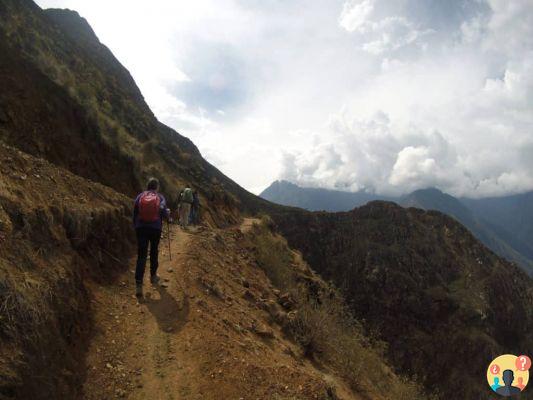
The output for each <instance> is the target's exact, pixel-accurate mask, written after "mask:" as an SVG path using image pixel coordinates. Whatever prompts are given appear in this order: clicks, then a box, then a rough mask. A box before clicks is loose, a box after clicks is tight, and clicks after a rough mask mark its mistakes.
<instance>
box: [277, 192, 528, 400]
mask: <svg viewBox="0 0 533 400" xmlns="http://www.w3.org/2000/svg"><path fill="white" fill-rule="evenodd" d="M274 219H275V221H276V223H277V224H278V227H279V229H280V231H281V232H282V233H283V234H284V235H285V236H286V237H287V239H288V242H289V244H290V245H291V246H293V247H295V248H297V249H299V250H301V251H302V253H303V255H304V258H305V259H306V261H308V262H309V264H310V266H311V267H312V268H314V269H315V270H316V271H318V272H319V273H320V274H321V275H322V276H323V277H324V278H325V279H331V280H333V282H334V283H335V284H336V285H338V286H339V287H341V288H344V290H345V291H346V295H347V299H348V301H349V302H350V304H351V307H352V309H353V311H354V312H355V314H356V316H357V317H358V318H361V319H364V320H365V321H366V323H367V324H368V329H370V330H371V331H372V332H375V333H376V334H377V335H378V337H380V338H381V339H382V340H384V341H385V342H386V343H387V344H388V346H389V347H388V356H389V357H390V360H391V362H392V364H393V365H394V366H395V367H396V368H397V370H399V371H404V372H407V373H409V374H413V375H417V376H418V377H420V378H421V379H422V380H423V381H424V383H425V384H426V387H428V388H439V390H440V391H441V392H442V393H443V395H444V398H463V399H475V398H476V399H477V398H485V397H486V393H487V392H486V390H487V389H486V383H485V382H484V381H483V380H480V379H479V376H483V374H484V371H485V368H486V363H487V362H489V360H491V359H492V358H494V356H497V355H499V354H503V353H516V352H522V353H523V352H526V351H529V352H531V351H532V350H533V335H532V332H533V331H532V328H533V281H532V280H531V278H529V277H528V276H527V275H525V274H524V273H523V272H522V271H521V270H520V269H518V268H517V267H516V266H514V265H512V264H510V263H508V262H506V261H505V260H503V259H501V258H499V257H497V256H496V255H495V254H493V253H492V252H490V251H489V250H487V249H486V248H485V247H484V246H483V245H482V244H480V243H479V242H478V241H477V240H476V239H475V238H474V237H473V236H472V235H471V234H470V233H469V232H468V231H467V230H466V229H465V228H464V227H463V226H461V225H460V224H459V223H457V222H456V221H455V220H454V219H452V218H449V217H447V216H445V215H444V214H441V213H439V212H435V211H422V210H418V209H414V208H409V209H405V208H401V207H399V206H397V205H395V204H393V203H383V202H372V203H370V204H368V205H366V206H364V207H361V208H358V209H355V210H353V211H351V212H344V213H333V214H328V213H311V212H300V213H295V212H292V213H284V214H279V215H274ZM464 360H469V362H468V363H464V362H463V361H464Z"/></svg>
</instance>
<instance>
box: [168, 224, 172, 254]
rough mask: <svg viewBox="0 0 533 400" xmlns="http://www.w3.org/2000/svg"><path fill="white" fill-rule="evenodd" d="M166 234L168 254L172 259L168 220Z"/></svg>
mask: <svg viewBox="0 0 533 400" xmlns="http://www.w3.org/2000/svg"><path fill="white" fill-rule="evenodd" d="M167 236H168V256H169V257H170V261H172V253H171V252H170V221H168V222H167Z"/></svg>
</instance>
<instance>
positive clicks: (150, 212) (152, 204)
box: [139, 191, 161, 222]
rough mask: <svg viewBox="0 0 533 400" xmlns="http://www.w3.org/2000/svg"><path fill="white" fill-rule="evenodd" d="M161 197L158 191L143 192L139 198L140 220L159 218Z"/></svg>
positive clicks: (153, 220) (151, 220)
mask: <svg viewBox="0 0 533 400" xmlns="http://www.w3.org/2000/svg"><path fill="white" fill-rule="evenodd" d="M160 204H161V198H160V197H159V195H158V194H157V193H156V192H152V191H148V192H143V193H142V194H141V197H140V199H139V220H141V221H142V222H155V221H157V220H158V219H159V206H160Z"/></svg>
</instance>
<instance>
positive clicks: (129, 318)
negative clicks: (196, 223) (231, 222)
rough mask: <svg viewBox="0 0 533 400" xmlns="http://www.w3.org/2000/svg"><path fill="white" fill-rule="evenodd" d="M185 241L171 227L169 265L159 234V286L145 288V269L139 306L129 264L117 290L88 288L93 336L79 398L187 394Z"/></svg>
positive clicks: (177, 396)
mask: <svg viewBox="0 0 533 400" xmlns="http://www.w3.org/2000/svg"><path fill="white" fill-rule="evenodd" d="M189 241H190V234H188V233H185V232H183V231H182V230H181V229H179V228H177V227H173V229H172V232H171V243H172V245H171V254H172V260H170V259H169V251H168V237H167V236H166V232H165V234H164V237H163V238H162V240H161V244H160V259H159V271H158V274H159V275H160V277H161V280H162V282H163V285H162V286H159V287H154V286H152V285H150V284H149V281H148V278H149V272H148V266H147V273H146V276H145V284H144V291H145V298H144V300H142V301H137V299H136V298H135V296H134V295H133V293H134V282H135V280H134V275H133V272H134V268H135V260H131V262H130V269H129V271H128V272H127V273H125V274H124V275H123V276H122V278H121V279H120V280H119V284H118V285H112V286H108V287H101V286H98V287H94V288H93V294H94V299H93V302H94V303H95V304H93V306H94V307H93V309H95V310H96V313H95V316H94V319H95V321H94V325H95V326H96V329H97V331H96V334H95V337H94V338H93V340H92V342H91V345H90V347H89V351H88V357H87V370H88V372H87V379H86V382H85V385H84V388H83V394H82V398H84V399H95V400H96V399H99V400H101V399H106V398H128V399H148V398H149V399H154V400H157V399H161V400H163V399H165V400H173V399H180V398H181V397H180V393H182V394H186V393H187V391H188V381H187V379H188V376H189V374H188V372H189V369H190V367H189V368H188V367H187V365H188V364H187V362H188V361H191V360H186V358H187V357H185V356H184V354H183V346H186V344H187V342H188V338H187V332H184V331H183V328H184V327H185V325H186V323H187V319H188V314H189V298H188V296H187V295H186V293H185V291H184V290H185V288H186V287H187V286H188V282H187V273H186V272H185V270H184V266H185V265H186V264H187V245H188V243H189ZM148 264H149V261H148ZM177 352H180V354H179V357H177V354H176V353H177Z"/></svg>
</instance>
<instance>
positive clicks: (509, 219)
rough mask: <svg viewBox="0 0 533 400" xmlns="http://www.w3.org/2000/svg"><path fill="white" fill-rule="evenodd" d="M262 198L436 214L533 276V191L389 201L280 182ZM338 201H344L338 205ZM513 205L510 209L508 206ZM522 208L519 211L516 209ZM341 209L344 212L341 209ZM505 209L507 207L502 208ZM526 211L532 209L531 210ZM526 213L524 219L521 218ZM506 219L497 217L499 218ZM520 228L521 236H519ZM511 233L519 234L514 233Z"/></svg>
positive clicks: (329, 207)
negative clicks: (388, 204) (377, 203)
mask: <svg viewBox="0 0 533 400" xmlns="http://www.w3.org/2000/svg"><path fill="white" fill-rule="evenodd" d="M260 196H263V197H264V198H265V199H267V200H269V201H272V202H277V203H279V204H283V205H290V206H294V207H300V208H305V209H308V210H310V211H319V210H325V211H334V212H335V211H348V210H351V209H353V208H354V207H359V206H361V205H364V204H366V203H368V202H369V201H373V200H385V201H392V202H395V203H397V204H399V205H401V206H403V207H416V208H422V209H425V210H437V211H441V212H443V213H445V214H447V215H450V216H452V217H453V218H455V219H457V220H458V221H459V222H460V223H462V224H463V225H465V226H466V227H467V228H468V229H469V230H470V231H471V232H472V233H474V235H475V236H476V237H477V238H478V239H479V240H480V241H481V242H483V243H484V244H485V245H486V246H487V247H488V248H490V249H491V250H492V251H494V252H496V253H497V254H499V255H500V256H502V257H505V258H507V259H508V260H510V261H512V262H516V263H518V264H519V265H520V266H521V267H522V268H523V269H524V270H525V271H526V272H527V273H528V274H529V275H531V276H533V246H532V245H529V244H528V243H531V238H533V229H529V228H528V227H529V226H530V225H529V224H530V223H531V224H533V207H532V205H533V200H532V201H530V202H528V201H527V199H528V198H530V197H532V196H533V192H527V193H524V194H522V195H513V196H506V197H501V198H488V199H467V198H456V197H453V196H451V195H449V194H446V193H444V192H442V191H441V190H439V189H436V188H427V189H419V190H415V191H414V192H412V193H409V194H407V195H403V196H398V197H387V196H379V195H367V194H366V193H364V192H357V193H349V192H341V191H332V190H328V189H317V188H301V187H299V186H297V185H295V184H292V183H289V182H287V181H276V182H274V183H273V184H272V185H271V186H270V187H269V188H267V189H265V191H263V192H262V193H261V195H260ZM339 197H341V198H342V201H341V202H339V201H338V199H339ZM509 202H510V203H511V205H510V206H509V205H506V203H509ZM517 203H518V204H521V205H522V206H521V207H517V206H516V204H517ZM339 204H342V205H343V207H339ZM501 204H504V206H501ZM528 207H531V208H532V209H531V210H529V208H528ZM524 210H526V215H527V217H526V218H523V216H524V215H523V213H524ZM500 214H502V215H505V217H498V215H500ZM517 227H521V228H519V232H516V229H517ZM511 232H516V233H515V234H512V233H511Z"/></svg>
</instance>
